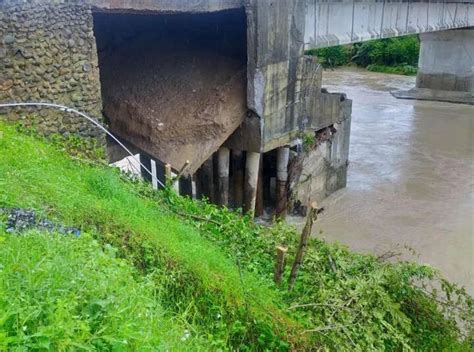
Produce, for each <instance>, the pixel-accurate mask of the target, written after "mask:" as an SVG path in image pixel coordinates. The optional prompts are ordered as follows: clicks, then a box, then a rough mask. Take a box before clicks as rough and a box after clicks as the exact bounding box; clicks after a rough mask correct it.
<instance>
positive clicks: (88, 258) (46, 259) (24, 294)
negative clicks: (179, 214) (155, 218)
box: [0, 230, 204, 351]
mask: <svg viewBox="0 0 474 352" xmlns="http://www.w3.org/2000/svg"><path fill="white" fill-rule="evenodd" d="M1 233H2V231H1V230H0V350H21V351H26V350H28V351H30V350H52V351H65V350H83V351H87V350H89V351H92V350H115V351H122V350H141V351H144V350H146V351H151V350H156V349H158V350H170V349H171V350H177V349H178V350H185V349H188V348H190V347H191V346H193V348H194V349H199V348H200V346H201V349H202V350H204V347H203V346H202V345H201V342H200V341H198V340H197V339H194V338H192V339H186V329H187V328H186V326H185V325H184V324H181V325H179V324H178V323H176V322H174V321H171V319H169V318H166V317H165V315H164V309H163V308H162V307H161V306H160V305H159V304H158V301H157V300H156V298H155V293H154V290H153V284H152V282H151V280H150V278H149V277H141V276H139V275H137V273H136V270H135V269H134V268H133V267H132V266H130V265H129V263H127V262H126V261H124V260H122V259H119V258H116V257H115V251H114V250H113V249H112V248H111V247H107V248H106V249H105V250H102V249H101V247H100V245H99V244H98V243H97V241H95V240H93V239H92V238H91V237H90V236H89V235H82V236H81V237H80V238H76V237H74V236H71V235H69V236H64V235H56V234H44V233H38V232H35V231H32V232H30V233H27V234H22V235H21V236H18V235H15V234H14V235H10V234H1Z"/></svg>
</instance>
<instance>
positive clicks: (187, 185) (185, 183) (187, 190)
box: [179, 175, 193, 198]
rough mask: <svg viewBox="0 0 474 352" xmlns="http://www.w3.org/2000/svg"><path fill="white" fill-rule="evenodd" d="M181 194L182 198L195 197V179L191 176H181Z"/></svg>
mask: <svg viewBox="0 0 474 352" xmlns="http://www.w3.org/2000/svg"><path fill="white" fill-rule="evenodd" d="M179 194H181V195H182V196H188V197H189V198H192V197H193V179H192V177H191V176H190V175H189V176H185V175H183V176H181V177H180V179H179Z"/></svg>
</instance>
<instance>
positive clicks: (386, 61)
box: [308, 35, 420, 75]
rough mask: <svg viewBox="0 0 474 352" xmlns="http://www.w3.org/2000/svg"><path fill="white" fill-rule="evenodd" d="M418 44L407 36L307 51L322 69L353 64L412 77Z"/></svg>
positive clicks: (417, 41) (414, 73)
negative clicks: (315, 58) (317, 59)
mask: <svg viewBox="0 0 474 352" xmlns="http://www.w3.org/2000/svg"><path fill="white" fill-rule="evenodd" d="M419 51H420V41H419V39H418V36H416V35H411V36H406V37H399V38H388V39H377V40H370V41H367V42H363V43H356V44H352V45H339V46H334V47H329V48H322V49H315V50H310V51H309V52H308V53H309V54H311V55H315V56H317V57H318V58H319V59H320V60H321V63H322V64H323V66H325V67H335V66H343V65H351V64H353V65H357V66H360V67H365V68H367V69H368V70H369V71H373V72H384V73H394V74H402V75H416V72H417V65H418V56H419Z"/></svg>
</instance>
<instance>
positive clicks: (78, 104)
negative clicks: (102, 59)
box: [0, 0, 102, 137]
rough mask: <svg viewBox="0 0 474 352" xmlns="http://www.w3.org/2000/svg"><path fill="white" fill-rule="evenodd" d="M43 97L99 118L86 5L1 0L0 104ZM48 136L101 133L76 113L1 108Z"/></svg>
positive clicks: (11, 117) (94, 59) (3, 115)
mask: <svg viewBox="0 0 474 352" xmlns="http://www.w3.org/2000/svg"><path fill="white" fill-rule="evenodd" d="M27 101H34V102H38V101H42V102H53V103H57V104H62V105H66V106H68V107H72V108H76V109H78V110H79V111H82V112H85V113H86V114H88V115H90V116H93V117H96V118H99V119H101V116H102V115H101V108H102V103H101V94H100V81H99V68H98V60H97V49H96V42H95V38H94V32H93V20H92V13H91V9H90V6H88V5H75V4H71V3H69V4H67V3H62V2H61V1H55V2H54V4H53V2H52V1H49V2H47V1H36V2H28V3H24V2H22V1H8V0H6V1H4V2H2V1H0V103H6V102H27ZM0 118H7V119H8V120H13V121H14V120H18V119H23V120H24V121H23V123H24V124H25V125H27V126H31V125H33V126H35V127H36V128H37V129H38V130H39V131H40V132H42V133H44V134H46V135H50V134H53V133H60V134H63V135H67V134H69V133H79V134H81V135H82V136H85V137H98V136H100V132H99V131H98V130H97V128H95V127H94V126H93V125H92V124H91V123H90V122H88V121H86V120H84V119H82V118H81V117H80V116H77V115H72V114H70V113H66V112H61V111H56V110H50V109H40V110H38V109H31V110H30V111H25V109H18V110H16V109H15V110H13V109H9V110H6V109H0Z"/></svg>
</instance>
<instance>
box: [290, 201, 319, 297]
mask: <svg viewBox="0 0 474 352" xmlns="http://www.w3.org/2000/svg"><path fill="white" fill-rule="evenodd" d="M317 216H318V204H317V203H316V202H313V203H311V206H310V209H309V212H308V217H307V218H306V224H305V225H304V228H303V232H301V239H300V244H299V246H298V250H297V251H296V256H295V261H294V263H293V267H292V268H291V273H290V278H289V280H288V290H289V291H291V290H293V287H294V286H295V281H296V276H297V275H298V270H299V268H300V266H301V263H302V261H303V255H304V252H305V249H306V246H307V245H308V240H309V236H311V229H312V228H313V223H314V222H315V221H316V219H317Z"/></svg>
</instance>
